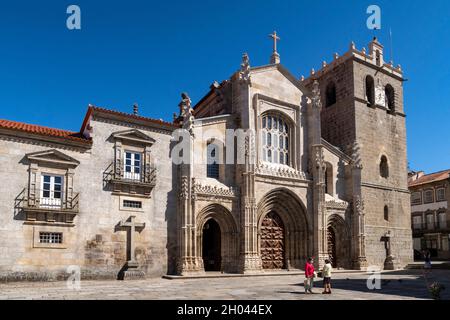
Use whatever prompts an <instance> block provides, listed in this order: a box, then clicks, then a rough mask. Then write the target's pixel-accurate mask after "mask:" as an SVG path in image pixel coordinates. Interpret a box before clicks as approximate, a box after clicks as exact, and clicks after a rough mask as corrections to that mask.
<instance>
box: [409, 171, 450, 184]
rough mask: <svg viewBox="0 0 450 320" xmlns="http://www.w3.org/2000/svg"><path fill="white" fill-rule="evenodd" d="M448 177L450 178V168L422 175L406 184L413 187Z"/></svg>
mask: <svg viewBox="0 0 450 320" xmlns="http://www.w3.org/2000/svg"><path fill="white" fill-rule="evenodd" d="M449 178H450V169H449V170H444V171H439V172H435V173H430V174H426V175H423V176H421V177H420V178H418V179H416V180H412V181H409V182H408V186H409V187H414V186H418V185H422V184H426V183H432V182H437V181H442V180H445V179H449Z"/></svg>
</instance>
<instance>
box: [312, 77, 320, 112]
mask: <svg viewBox="0 0 450 320" xmlns="http://www.w3.org/2000/svg"><path fill="white" fill-rule="evenodd" d="M311 101H312V106H313V107H314V108H317V109H319V110H320V109H322V102H321V101H320V89H319V81H317V80H314V83H313V89H312V98H311Z"/></svg>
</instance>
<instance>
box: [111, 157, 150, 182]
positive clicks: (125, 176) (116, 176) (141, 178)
mask: <svg viewBox="0 0 450 320" xmlns="http://www.w3.org/2000/svg"><path fill="white" fill-rule="evenodd" d="M142 169H143V170H142V172H141V173H133V172H125V171H124V170H123V168H122V166H121V164H120V163H119V164H116V163H114V162H113V163H111V164H110V165H109V167H108V168H107V169H106V171H105V181H106V182H112V183H114V184H117V183H119V184H136V185H142V186H146V187H154V186H155V185H156V172H157V171H156V167H154V166H153V165H146V166H144V168H142Z"/></svg>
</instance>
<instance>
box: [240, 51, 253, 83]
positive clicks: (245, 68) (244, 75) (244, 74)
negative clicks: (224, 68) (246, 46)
mask: <svg viewBox="0 0 450 320" xmlns="http://www.w3.org/2000/svg"><path fill="white" fill-rule="evenodd" d="M239 80H240V81H241V82H244V83H248V84H249V85H251V84H252V79H251V78H250V59H249V58H248V54H247V53H244V54H243V55H242V63H241V69H240V71H239Z"/></svg>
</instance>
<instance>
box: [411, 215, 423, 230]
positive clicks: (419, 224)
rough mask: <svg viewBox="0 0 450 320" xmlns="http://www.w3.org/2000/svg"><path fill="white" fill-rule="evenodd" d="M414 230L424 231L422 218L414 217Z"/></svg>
mask: <svg viewBox="0 0 450 320" xmlns="http://www.w3.org/2000/svg"><path fill="white" fill-rule="evenodd" d="M413 228H414V229H416V230H420V229H422V217H421V216H414V217H413Z"/></svg>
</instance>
